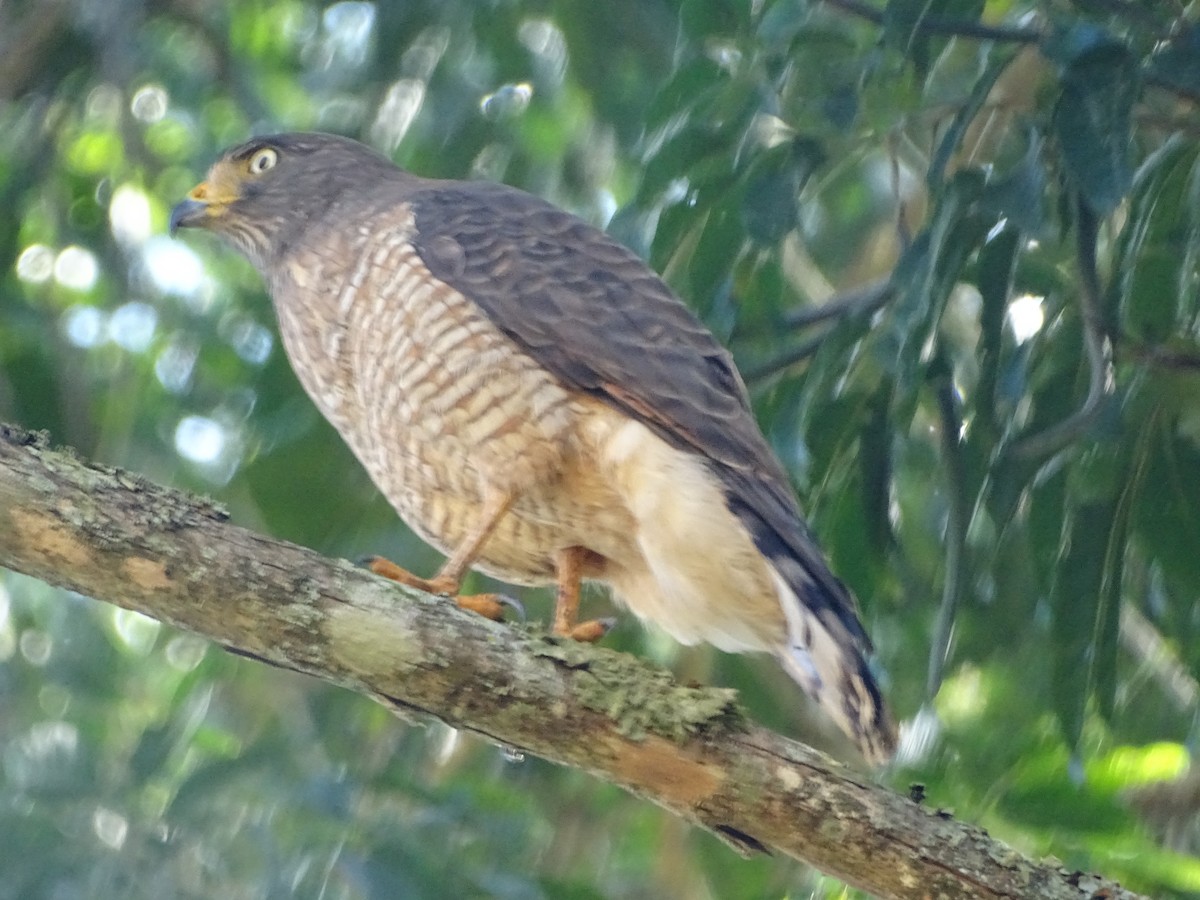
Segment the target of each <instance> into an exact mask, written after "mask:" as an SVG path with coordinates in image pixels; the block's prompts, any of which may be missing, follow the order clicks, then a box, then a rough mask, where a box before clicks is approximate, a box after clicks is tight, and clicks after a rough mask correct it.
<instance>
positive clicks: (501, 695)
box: [0, 425, 1135, 900]
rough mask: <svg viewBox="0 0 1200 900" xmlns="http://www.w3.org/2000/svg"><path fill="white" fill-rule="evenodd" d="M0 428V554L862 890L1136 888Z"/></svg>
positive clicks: (726, 694)
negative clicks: (581, 774)
mask: <svg viewBox="0 0 1200 900" xmlns="http://www.w3.org/2000/svg"><path fill="white" fill-rule="evenodd" d="M226 519H227V515H226V514H225V513H224V512H223V511H222V510H220V509H219V508H217V507H216V506H214V505H213V504H212V503H210V502H208V501H203V500H197V499H195V498H192V497H188V496H186V495H183V494H180V493H178V492H175V491H171V490H168V489H166V488H162V487H157V486H155V485H153V484H150V483H149V482H147V481H145V480H144V479H142V478H140V477H138V476H136V475H131V474H128V473H125V472H122V471H119V470H115V469H109V468H104V467H100V466H96V465H91V464H88V463H85V462H82V461H80V460H78V459H76V458H75V457H74V456H73V455H72V454H70V453H69V452H60V451H54V450H51V449H49V448H48V446H47V444H46V442H45V439H44V438H43V437H40V436H36V435H31V434H28V433H26V432H23V431H21V430H20V429H16V428H12V427H10V426H5V425H0V566H4V567H7V568H11V569H14V570H16V571H19V572H24V573H26V574H28V575H31V576H33V577H35V578H40V579H42V580H44V581H46V582H48V583H50V584H55V585H59V586H63V587H68V588H71V589H73V590H76V591H80V592H82V593H86V594H90V595H91V596H93V597H96V598H99V599H102V600H107V601H109V602H112V603H117V604H120V605H121V606H125V607H127V608H129V609H136V610H138V611H140V612H143V613H146V614H148V615H151V616H154V617H155V618H158V619H161V620H163V621H166V622H170V623H172V624H174V625H177V626H180V627H182V628H187V629H189V630H191V631H195V632H198V633H200V634H203V635H205V636H207V637H209V638H211V639H212V640H214V641H217V642H219V643H221V644H223V645H225V646H226V647H228V648H229V649H230V650H233V651H234V652H237V653H241V654H244V655H248V656H252V657H256V658H258V659H261V660H263V661H265V662H268V663H271V664H273V665H277V666H283V667H286V668H291V669H295V670H297V671H299V672H304V673H307V674H310V675H314V676H316V677H318V678H322V679H324V680H326V681H330V682H333V683H336V684H340V685H343V686H345V687H348V688H351V689H352V690H355V691H358V692H360V693H363V694H367V695H368V696H371V697H373V698H375V699H376V700H378V701H379V702H380V703H383V704H384V705H385V706H388V707H389V708H391V709H393V710H394V711H396V712H397V713H400V714H404V715H408V714H412V713H426V714H429V715H432V716H436V717H437V718H439V719H441V720H443V721H445V722H447V723H449V724H450V725H453V726H454V727H456V728H461V729H464V730H466V731H469V732H472V733H474V734H477V735H480V736H482V737H484V738H486V739H487V740H489V741H495V742H499V743H502V744H505V745H508V746H512V747H516V748H519V749H521V750H524V751H527V752H530V753H535V754H537V755H539V756H542V757H544V758H546V759H549V760H552V761H554V762H558V763H561V764H563V765H568V766H573V767H576V768H579V769H583V770H586V771H588V772H591V773H592V774H594V775H596V776H597V777H599V778H602V779H605V780H607V781H610V782H612V783H614V784H618V785H620V786H622V787H624V788H625V789H626V790H628V791H630V792H632V793H634V794H636V795H638V796H640V797H644V798H646V799H649V800H652V801H654V802H655V803H657V804H659V805H660V806H662V807H664V808H665V809H667V810H670V811H671V812H673V813H674V814H676V815H678V816H680V817H682V818H683V819H685V820H687V821H688V822H692V823H694V824H696V825H698V826H700V827H703V828H707V829H709V830H710V831H713V832H714V833H716V834H718V835H720V836H721V837H722V838H723V839H724V840H725V841H726V842H728V843H731V844H733V845H734V846H735V847H737V848H739V849H740V850H741V851H742V852H746V853H748V852H753V851H758V850H762V849H765V848H766V847H773V848H776V849H778V850H779V851H782V852H783V853H786V854H788V855H790V856H793V857H795V858H797V859H800V860H803V861H805V862H808V863H810V864H812V865H814V866H816V867H817V868H819V869H822V870H823V871H826V872H829V873H830V874H832V875H835V876H837V877H838V878H841V879H843V880H845V881H848V882H849V883H851V884H854V885H857V886H859V887H861V888H863V889H864V890H867V891H871V892H873V893H876V894H878V895H880V896H882V897H894V898H920V897H930V896H951V897H957V898H964V900H970V898H1024V897H1030V898H1032V897H1038V898H1046V900H1056V898H1063V900H1067V898H1070V900H1079V898H1089V897H1095V896H1105V897H1108V898H1112V900H1125V898H1133V897H1134V896H1135V895H1134V894H1132V893H1130V892H1129V891H1125V890H1121V889H1120V888H1118V887H1116V886H1114V885H1112V884H1109V883H1106V882H1104V881H1102V880H1100V879H1098V878H1095V877H1092V876H1083V875H1081V874H1080V873H1078V872H1076V873H1071V872H1068V871H1067V870H1065V869H1062V868H1060V867H1059V866H1057V865H1055V864H1049V863H1036V862H1032V861H1030V860H1027V859H1025V858H1023V857H1021V856H1020V855H1019V854H1017V853H1015V852H1014V851H1012V850H1010V849H1008V848H1006V847H1005V846H1003V845H1002V844H1000V843H999V842H997V841H995V840H993V839H992V838H990V837H988V835H987V834H986V833H985V832H983V831H982V830H981V829H979V828H976V827H973V826H970V825H965V824H963V823H960V822H956V821H953V820H950V819H948V818H945V817H943V816H942V815H939V814H937V813H935V812H932V811H929V810H926V809H925V808H923V807H921V806H919V805H917V804H916V803H913V802H912V801H910V800H909V799H907V798H904V797H901V796H899V795H897V794H894V793H892V792H890V791H887V790H884V789H882V788H879V787H876V786H875V785H873V784H871V783H870V782H869V781H868V780H866V779H864V778H862V777H860V776H858V775H856V774H855V773H853V772H852V771H850V770H849V769H846V768H844V767H842V766H840V765H838V764H837V763H835V762H833V761H831V760H830V759H828V758H827V757H825V756H823V755H821V754H819V753H817V752H816V751H814V750H811V749H809V748H807V747H805V746H804V745H802V744H798V743H795V742H792V741H789V740H787V739H785V738H783V737H780V736H779V735H776V734H773V733H771V732H769V731H766V730H764V729H762V728H758V727H755V726H753V725H750V724H748V723H746V722H745V721H744V720H743V718H742V716H741V714H740V713H739V712H738V710H737V708H736V705H735V702H734V694H733V692H732V691H728V690H720V689H714V688H690V687H683V686H681V685H679V684H677V683H675V682H674V681H673V680H672V679H671V678H670V676H668V675H667V674H665V673H664V672H662V671H661V670H659V669H656V668H654V667H652V666H649V665H647V664H645V663H642V662H640V661H638V660H636V659H634V658H632V657H630V656H627V655H624V654H620V653H615V652H613V651H609V650H605V649H602V648H596V647H591V646H586V645H580V644H575V643H572V642H563V641H560V640H556V639H552V638H549V637H547V636H545V635H541V634H533V633H530V632H528V631H526V630H523V629H521V628H517V627H512V626H506V625H503V624H499V623H495V622H490V621H487V620H485V619H482V618H480V617H477V616H472V615H470V614H467V613H464V612H462V611H460V610H458V609H456V608H455V607H454V606H453V605H452V604H448V603H446V602H445V601H444V600H442V599H439V598H436V597H432V596H429V595H426V594H421V593H419V592H415V591H411V590H407V589H405V588H402V587H400V586H398V585H393V584H392V583H390V582H386V581H384V580H382V579H379V578H376V577H375V576H373V575H370V574H369V573H367V572H365V571H363V570H360V569H357V568H355V567H353V566H351V565H350V564H349V563H346V562H343V561H331V560H327V559H324V558H322V557H320V556H319V555H317V554H316V553H313V552H312V551H310V550H306V549H304V548H302V547H297V546H295V545H293V544H288V543H284V542H280V541H274V540H271V539H269V538H265V537H262V536H260V535H257V534H254V533H252V532H250V531H247V530H245V529H243V528H238V527H236V526H234V525H231V524H229V523H228V522H227V521H226Z"/></svg>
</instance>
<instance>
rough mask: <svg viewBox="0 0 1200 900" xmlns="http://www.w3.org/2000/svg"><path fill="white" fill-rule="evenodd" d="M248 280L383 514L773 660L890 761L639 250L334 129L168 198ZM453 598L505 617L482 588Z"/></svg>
mask: <svg viewBox="0 0 1200 900" xmlns="http://www.w3.org/2000/svg"><path fill="white" fill-rule="evenodd" d="M182 227H200V228H205V229H208V230H210V231H214V232H216V233H218V234H220V235H222V236H223V237H225V238H226V239H228V240H229V241H230V242H231V243H232V244H233V245H234V246H235V247H237V248H238V249H239V250H240V251H241V252H242V253H244V254H245V255H246V256H247V257H249V259H250V261H251V262H252V263H253V264H254V265H255V266H256V267H257V269H258V271H259V272H260V273H261V274H262V277H263V278H264V279H265V281H266V283H267V286H268V289H269V292H270V294H271V297H272V299H273V301H274V306H275V312H276V314H277V315H278V318H279V327H280V332H281V334H282V338H283V345H284V348H285V349H286V351H287V355H288V357H289V359H290V360H291V363H292V366H293V368H294V369H295V371H296V375H297V376H298V377H299V379H300V382H301V384H303V386H304V388H305V390H307V392H308V393H309V395H310V396H311V397H312V399H313V401H314V402H315V403H316V405H317V407H318V408H319V409H320V410H321V412H322V413H323V414H324V415H325V416H326V417H327V418H328V419H329V421H330V422H331V423H333V425H334V426H335V427H336V428H337V430H338V431H339V432H340V433H341V435H342V437H343V438H344V439H345V440H346V442H347V443H348V444H349V445H350V447H351V449H352V450H353V451H354V453H355V454H356V455H357V457H358V458H359V460H361V461H362V464H363V465H364V466H365V467H366V470H367V472H368V473H370V475H371V478H372V479H373V480H374V481H375V484H376V485H377V486H378V487H379V489H380V490H381V491H382V492H383V494H384V495H385V496H386V497H387V499H388V500H389V501H390V502H391V504H392V506H394V507H395V509H396V511H397V512H398V513H399V514H400V516H401V517H402V518H403V519H404V520H405V521H406V522H407V523H408V524H409V525H410V526H411V527H412V528H413V529H414V530H415V531H416V532H417V533H418V534H420V535H421V536H422V537H423V538H424V539H425V540H427V541H428V542H429V543H431V544H432V545H434V546H435V547H437V548H438V549H439V550H441V551H442V552H444V553H446V554H447V556H448V559H447V561H446V563H445V565H444V566H443V567H442V569H441V570H440V572H439V573H438V575H437V576H436V577H434V578H432V579H423V578H419V577H417V576H415V575H412V574H410V573H408V572H407V571H405V570H403V569H401V568H399V567H398V566H395V565H394V564H392V563H389V562H387V561H385V560H377V561H376V562H375V563H373V565H372V568H374V570H375V571H377V572H379V573H380V574H384V575H388V576H389V577H392V578H395V579H397V580H399V581H403V582H405V583H408V584H411V585H414V586H416V587H420V588H423V589H425V590H431V591H434V592H437V593H444V594H452V595H457V593H458V590H459V586H460V584H461V582H462V578H463V576H464V574H465V573H466V571H467V570H468V569H469V568H471V567H476V568H478V569H480V570H481V571H483V572H487V573H488V574H491V575H494V576H496V577H497V578H500V579H502V580H504V581H507V582H510V583H516V584H555V585H557V598H556V607H555V620H554V631H555V633H557V634H560V635H569V636H573V637H577V638H580V639H593V638H596V637H598V636H599V635H601V634H602V633H603V626H601V625H600V624H599V623H596V622H584V623H579V622H578V621H577V612H578V605H579V591H580V583H581V580H582V579H587V580H590V581H597V582H602V583H604V584H607V585H608V586H609V587H610V588H611V590H612V591H613V593H614V595H615V596H616V597H617V598H618V599H619V600H620V601H621V602H623V603H624V604H625V605H626V606H628V608H629V609H631V610H633V612H635V613H636V614H637V615H638V616H640V617H642V618H645V619H649V620H651V621H653V622H656V623H657V624H658V625H660V626H661V627H662V628H663V629H665V630H666V631H667V632H668V633H670V634H671V635H673V636H674V637H675V638H676V639H678V640H679V641H681V642H683V643H685V644H694V643H697V642H700V641H707V642H709V643H711V644H714V645H716V646H717V647H719V648H721V649H722V650H727V651H734V652H746V651H766V652H768V653H773V654H774V655H775V656H776V657H777V658H778V659H779V660H780V662H781V663H782V664H783V666H784V667H785V668H786V670H787V671H788V673H789V674H790V675H791V676H792V677H793V678H794V679H795V680H796V681H797V682H798V683H799V684H800V685H801V686H802V687H803V688H804V690H805V691H807V692H808V694H809V695H810V696H812V697H813V698H814V699H815V700H816V701H817V703H818V704H819V705H820V706H821V708H822V709H824V710H825V712H826V713H827V714H828V715H829V716H830V717H831V718H832V719H833V720H834V722H836V723H837V725H838V726H839V727H840V728H841V729H842V730H843V731H844V732H845V733H846V734H847V735H849V736H850V737H851V738H852V739H853V740H854V742H855V743H856V745H857V746H858V748H859V749H860V750H861V751H862V753H863V755H864V757H865V758H866V759H867V760H869V761H870V762H873V763H880V762H882V761H884V760H886V759H887V758H888V757H889V756H890V755H891V753H892V751H893V749H894V746H895V725H894V724H893V721H892V719H891V716H890V715H889V713H888V711H887V708H886V706H885V704H884V702H883V699H882V697H881V696H880V692H879V688H878V686H877V685H876V683H875V680H874V679H873V677H872V676H871V673H870V670H869V668H868V666H867V662H866V656H867V655H868V654H869V653H870V651H871V644H870V641H869V639H868V638H867V635H866V633H865V632H864V630H863V628H862V625H861V624H860V623H859V620H858V617H857V614H856V611H855V604H854V600H853V598H852V597H851V595H850V594H849V592H848V591H847V590H846V588H845V586H844V585H843V584H842V583H841V582H840V581H839V580H838V579H837V578H836V577H835V576H834V575H833V574H832V573H831V572H830V571H829V568H828V567H827V565H826V564H825V562H824V560H823V559H822V556H821V553H820V551H819V550H818V548H817V547H816V545H815V543H814V542H813V539H812V537H811V536H810V534H809V532H808V529H807V527H806V525H805V522H804V519H803V518H802V516H801V514H800V510H799V507H798V506H797V504H796V500H795V498H794V497H793V495H792V491H791V489H790V487H789V485H788V481H787V478H786V476H785V475H784V472H783V469H782V467H781V466H780V464H779V462H778V461H777V460H776V459H775V457H774V455H773V454H772V452H771V450H770V449H769V447H768V446H767V443H766V441H765V439H764V438H763V436H762V434H761V432H760V431H759V429H758V427H757V425H756V423H755V420H754V417H753V414H752V413H751V410H750V405H749V401H748V399H747V395H746V390H745V387H744V386H743V384H742V380H741V378H740V376H739V375H738V373H737V370H736V369H735V368H734V366H733V362H732V360H731V358H730V355H729V353H728V352H726V351H725V350H724V349H723V348H722V347H721V346H720V345H719V344H717V342H716V340H715V339H714V338H713V336H712V335H711V334H710V333H709V331H708V330H707V329H705V328H704V326H703V325H701V324H700V322H699V321H698V320H697V319H696V317H695V316H694V315H693V314H692V313H691V312H690V311H689V310H688V308H687V307H686V306H684V304H683V303H682V302H680V300H678V299H677V298H676V297H675V296H674V295H673V294H672V293H671V291H670V289H669V288H667V286H666V285H665V284H664V283H663V281H662V280H661V279H660V278H659V277H658V276H657V275H655V274H654V273H653V272H652V271H651V270H650V269H649V268H648V267H647V266H646V264H645V263H644V262H643V261H642V260H641V259H639V258H638V257H637V256H636V255H635V254H634V253H632V252H631V251H629V250H628V249H626V248H625V247H623V246H621V245H620V244H618V243H617V242H615V241H614V240H612V239H611V238H609V237H608V236H607V235H605V234H604V233H603V232H601V231H599V230H597V229H595V228H593V227H591V226H589V225H587V224H586V223H584V222H582V221H580V220H579V219H577V218H575V217H574V216H571V215H569V214H568V213H565V212H563V211H561V210H559V209H557V208H555V207H554V206H551V205H549V204H548V203H545V202H544V201H542V200H540V199H538V198H537V197H534V196H532V195H530V194H526V193H524V192H522V191H519V190H515V189H513V188H510V187H505V186H503V185H498V184H487V183H478V182H457V181H436V180H431V179H426V178H420V177H418V176H416V175H412V174H409V173H408V172H404V171H402V170H400V169H399V168H397V167H396V166H394V165H393V164H392V163H391V162H390V161H389V160H388V159H386V158H385V157H383V156H381V155H379V154H378V153H376V152H375V151H373V150H371V149H369V148H368V147H365V146H363V145H361V144H358V143H356V142H354V141H351V140H348V139H346V138H342V137H335V136H332V135H323V134H281V135H275V136H272V137H261V138H256V139H254V140H252V141H249V142H248V143H245V144H242V145H240V146H238V147H234V148H233V149H231V150H229V151H227V152H226V153H225V154H224V155H222V157H221V158H220V159H219V160H218V161H217V162H216V164H214V165H213V167H212V168H211V169H210V170H209V172H208V177H207V180H205V181H204V182H203V183H202V184H200V185H198V186H197V187H196V188H194V189H193V190H192V191H191V193H190V194H189V195H188V199H186V200H184V201H183V202H181V203H180V204H179V205H177V206H176V207H175V208H174V210H172V212H171V228H172V231H174V229H176V228H182ZM458 600H459V602H460V603H461V604H462V605H464V606H466V607H468V608H472V609H476V610H478V611H480V612H483V613H484V614H487V615H493V616H498V615H499V606H498V605H497V604H496V602H495V599H494V598H493V597H489V596H487V595H484V596H480V597H459V598H458Z"/></svg>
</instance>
